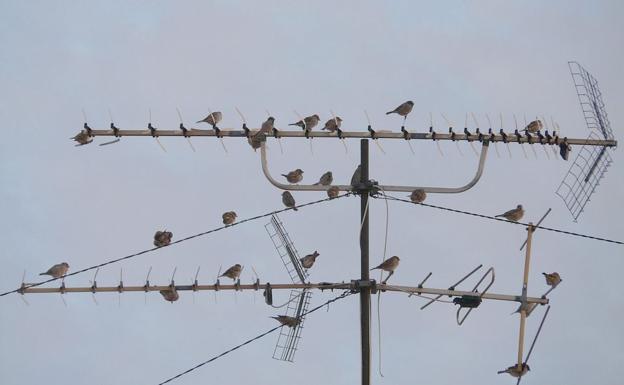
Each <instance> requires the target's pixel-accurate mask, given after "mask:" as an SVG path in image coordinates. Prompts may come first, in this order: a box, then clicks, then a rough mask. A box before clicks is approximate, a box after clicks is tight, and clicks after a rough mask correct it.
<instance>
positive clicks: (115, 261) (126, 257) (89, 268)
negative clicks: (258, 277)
mask: <svg viewBox="0 0 624 385" xmlns="http://www.w3.org/2000/svg"><path fill="white" fill-rule="evenodd" d="M349 195H351V193H347V194H343V195H339V196H337V197H335V198H325V199H320V200H317V201H313V202H308V203H304V204H301V205H298V206H295V207H288V208H285V209H281V210H276V211H272V212H270V213H266V214H262V215H257V216H255V217H251V218H246V219H241V220H240V221H237V222H235V223H233V224H231V225H225V226H221V227H217V228H216V229H212V230H208V231H204V232H202V233H198V234H194V235H190V236H188V237H186V238H182V239H178V240H177V241H174V242H171V243H170V244H168V245H167V246H161V247H153V248H151V249H147V250H143V251H139V252H138V253H134V254H130V255H126V256H125V257H121V258H117V259H113V260H110V261H107V262H104V263H100V264H99V265H94V266H91V267H87V268H84V269H82V270H78V271H74V272H73V273H69V274H65V275H64V276H62V277H58V278H50V279H48V280H45V281H41V282H37V283H30V284H28V285H24V286H22V287H20V288H19V289H15V290H11V291H7V292H4V293H2V294H0V297H3V296H5V295H8V294H12V293H19V292H21V291H23V290H24V289H28V288H31V287H35V286H40V285H43V284H46V283H48V282H52V281H56V280H59V279H63V278H65V277H70V276H72V275H76V274H80V273H84V272H86V271H89V270H93V269H97V268H100V267H102V266H106V265H110V264H113V263H117V262H119V261H124V260H126V259H130V258H134V257H138V256H139V255H143V254H147V253H149V252H152V251H154V250H158V249H162V248H165V247H169V246H172V245H175V244H177V243H181V242H185V241H188V240H190V239H193V238H197V237H201V236H204V235H207V234H210V233H214V232H217V231H220V230H224V229H226V228H230V227H234V226H236V225H240V224H242V223H245V222H249V221H253V220H256V219H261V218H265V217H268V216H271V215H273V214H278V213H281V212H284V211H288V210H294V209H295V208H301V207H306V206H311V205H315V204H317V203H322V202H326V201H329V200H332V199H338V198H342V197H346V196H349Z"/></svg>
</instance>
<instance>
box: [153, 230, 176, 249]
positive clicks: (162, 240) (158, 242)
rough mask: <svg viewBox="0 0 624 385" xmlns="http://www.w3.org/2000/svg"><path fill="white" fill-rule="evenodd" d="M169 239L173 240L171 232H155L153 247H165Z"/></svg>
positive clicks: (169, 241)
mask: <svg viewBox="0 0 624 385" xmlns="http://www.w3.org/2000/svg"><path fill="white" fill-rule="evenodd" d="M171 238H173V233H172V232H171V231H167V230H165V231H157V232H156V234H154V246H156V247H163V246H167V245H169V244H170V243H171Z"/></svg>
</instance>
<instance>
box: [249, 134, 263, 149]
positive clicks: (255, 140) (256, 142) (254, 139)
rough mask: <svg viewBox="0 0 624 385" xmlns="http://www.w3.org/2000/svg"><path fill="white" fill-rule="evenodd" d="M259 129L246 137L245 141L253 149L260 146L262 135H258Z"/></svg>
mask: <svg viewBox="0 0 624 385" xmlns="http://www.w3.org/2000/svg"><path fill="white" fill-rule="evenodd" d="M259 133H260V131H258V132H257V133H256V134H255V135H253V136H250V137H249V138H247V142H248V143H249V145H250V146H251V148H253V150H254V151H256V150H257V149H259V148H260V147H262V136H260V135H258V134H259Z"/></svg>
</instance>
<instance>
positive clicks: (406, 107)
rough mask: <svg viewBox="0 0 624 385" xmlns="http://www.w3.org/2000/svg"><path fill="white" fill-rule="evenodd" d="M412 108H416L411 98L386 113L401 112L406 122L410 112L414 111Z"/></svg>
mask: <svg viewBox="0 0 624 385" xmlns="http://www.w3.org/2000/svg"><path fill="white" fill-rule="evenodd" d="M412 108H414V102H412V101H411V100H408V101H407V102H405V103H403V104H401V105H400V106H398V107H397V108H395V109H394V110H392V111H388V112H386V115H390V114H399V115H400V116H402V117H403V122H405V119H407V115H408V114H409V113H410V112H412Z"/></svg>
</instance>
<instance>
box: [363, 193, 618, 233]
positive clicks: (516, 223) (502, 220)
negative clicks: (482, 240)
mask: <svg viewBox="0 0 624 385" xmlns="http://www.w3.org/2000/svg"><path fill="white" fill-rule="evenodd" d="M373 198H377V199H389V200H394V201H400V202H406V203H411V204H414V205H420V206H425V207H431V208H434V209H440V210H445V211H451V212H454V213H459V214H465V215H471V216H473V217H479V218H486V219H491V220H494V221H499V222H503V223H509V224H512V225H521V226H529V224H528V223H523V222H512V221H508V220H506V219H501V218H496V217H492V216H489V215H483V214H477V213H472V212H469V211H463V210H457V209H452V208H449V207H443V206H436V205H431V204H428V203H415V202H412V201H411V200H407V199H401V198H396V197H393V196H390V195H384V196H383V197H379V196H374V197H373ZM534 227H535V229H542V230H547V231H553V232H555V233H561V234H566V235H572V236H575V237H581V238H587V239H593V240H596V241H603V242H609V243H615V244H618V245H624V242H622V241H616V240H613V239H607V238H600V237H595V236H593V235H586V234H580V233H575V232H572V231H565V230H560V229H554V228H552V227H544V226H534Z"/></svg>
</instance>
